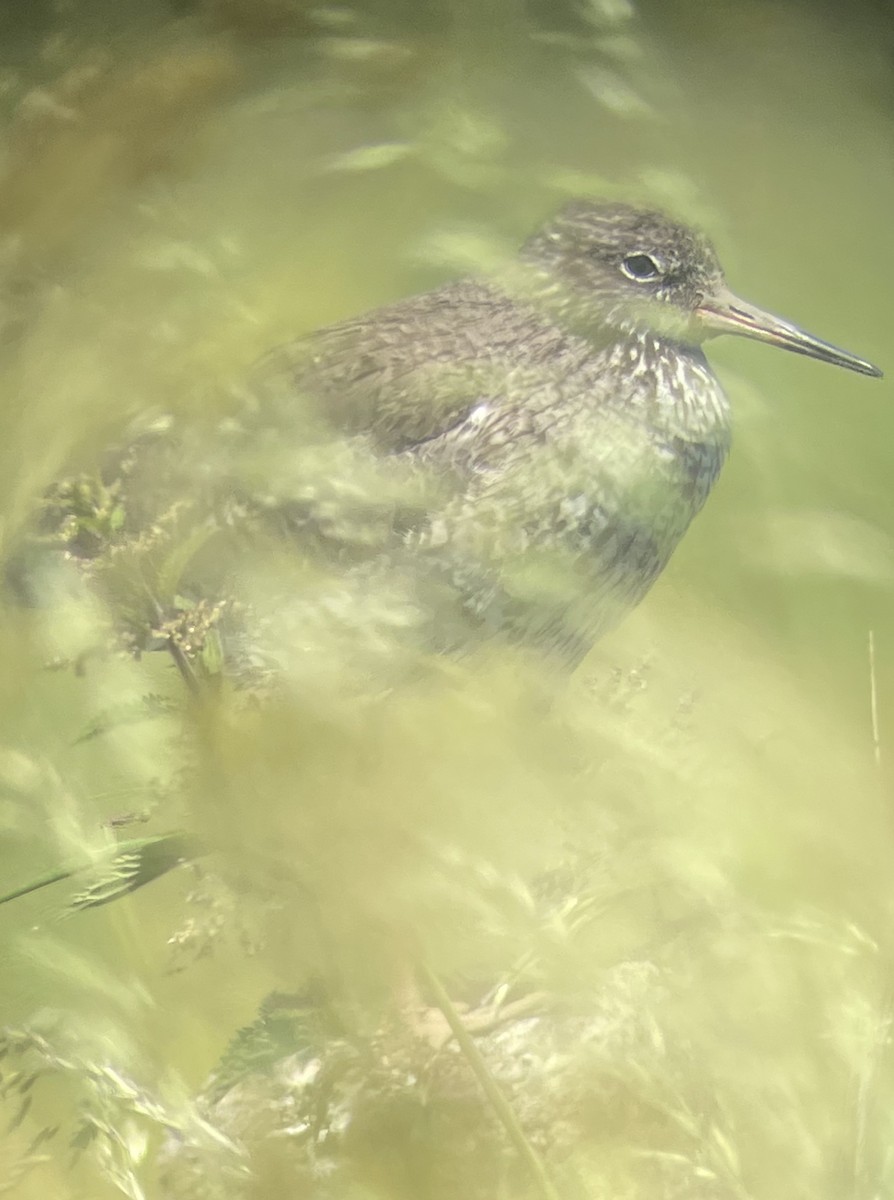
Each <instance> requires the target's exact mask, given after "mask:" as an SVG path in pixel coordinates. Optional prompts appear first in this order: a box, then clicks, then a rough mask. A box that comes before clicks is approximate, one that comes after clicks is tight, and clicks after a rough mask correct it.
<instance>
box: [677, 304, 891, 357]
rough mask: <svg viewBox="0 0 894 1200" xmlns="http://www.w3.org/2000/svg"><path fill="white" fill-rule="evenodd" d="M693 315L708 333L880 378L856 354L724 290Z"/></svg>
mask: <svg viewBox="0 0 894 1200" xmlns="http://www.w3.org/2000/svg"><path fill="white" fill-rule="evenodd" d="M695 315H696V316H697V317H698V318H699V319H700V320H701V323H702V325H703V327H707V329H708V330H709V331H710V332H711V333H738V334H740V335H742V336H743V337H750V338H755V339H756V340H757V341H759V342H768V343H769V344H770V345H771V346H781V347H782V348H783V349H784V350H793V351H794V352H795V354H806V355H807V356H808V358H818V359H819V360H820V362H827V363H832V365H833V366H836V367H847V369H848V370H849V371H858V372H859V373H860V374H861V375H873V376H875V377H876V378H881V377H882V375H883V372H882V371H880V370H879V368H878V367H876V366H874V365H873V363H871V362H867V360H866V359H865V358H858V357H857V355H856V354H851V353H850V352H849V351H847V350H841V349H839V347H838V346H833V345H832V344H831V343H830V342H823V341H821V340H820V339H819V338H816V337H814V336H813V334H810V333H805V331H804V330H803V329H799V328H798V326H797V325H792V324H791V322H790V321H783V319H782V318H781V317H774V316H773V314H772V313H768V312H765V311H764V310H763V309H762V308H756V307H755V306H754V305H753V304H748V303H747V302H746V301H744V300H740V299H739V297H738V296H736V295H734V294H733V293H732V292H730V291H727V290H725V289H724V291H723V292H721V293H719V294H718V295H716V296H711V297H710V298H708V299H705V300H704V301H703V302H702V303H701V304H700V305H699V307H698V308H697V309H696V310H695Z"/></svg>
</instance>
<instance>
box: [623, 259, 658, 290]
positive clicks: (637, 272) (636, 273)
mask: <svg viewBox="0 0 894 1200" xmlns="http://www.w3.org/2000/svg"><path fill="white" fill-rule="evenodd" d="M621 270H622V271H623V272H624V274H625V275H626V276H627V278H628V279H634V280H635V281H636V282H637V283H648V282H649V280H650V279H659V278H660V277H661V274H662V271H661V267H659V265H658V263H657V262H656V261H655V259H654V258H653V257H652V256H651V254H628V255H627V257H626V258H625V259H624V260H623V262H622V263H621Z"/></svg>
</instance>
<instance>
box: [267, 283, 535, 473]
mask: <svg viewBox="0 0 894 1200" xmlns="http://www.w3.org/2000/svg"><path fill="white" fill-rule="evenodd" d="M513 317H514V311H513V307H512V305H511V304H510V303H509V301H508V299H507V298H506V297H505V296H503V295H501V294H500V293H499V292H497V291H495V290H494V289H492V288H491V287H489V286H487V285H486V284H483V283H479V282H477V281H474V280H469V281H463V282H460V283H455V284H449V285H447V286H446V287H443V288H440V289H438V290H437V291H434V292H429V293H426V294H425V295H422V296H416V297H413V298H411V299H409V300H405V301H401V302H399V303H397V304H393V305H390V306H388V307H386V308H381V309H378V310H376V311H375V312H373V313H370V314H368V315H366V316H363V317H359V318H357V319H355V320H351V321H345V322H343V323H341V324H338V325H334V326H331V327H329V328H328V329H323V330H321V331H320V332H318V333H315V334H312V335H311V336H309V337H307V338H301V339H299V340H298V341H295V342H291V343H288V344H286V345H284V346H280V347H278V348H277V349H275V350H273V351H271V352H270V353H269V354H268V355H266V356H265V357H264V358H263V359H262V360H261V361H260V363H258V364H257V367H256V369H255V372H254V373H253V377H252V386H253V388H256V389H260V391H261V392H262V393H263V395H264V398H265V399H266V400H268V401H269V399H270V398H271V397H272V398H273V401H274V403H275V404H276V405H278V406H279V407H280V408H282V407H283V406H287V405H288V404H290V403H291V404H293V405H294V404H295V403H297V402H298V401H299V399H300V398H304V399H306V400H308V401H309V402H310V405H311V415H312V416H318V417H321V418H322V419H323V420H324V422H325V423H326V425H327V426H328V428H329V429H330V430H332V431H334V432H336V433H339V434H348V435H351V434H360V435H365V436H367V437H369V438H370V439H371V440H372V442H373V444H374V446H375V448H376V450H377V451H378V452H380V453H382V452H384V453H386V454H389V453H399V452H401V451H406V450H412V449H413V448H414V447H417V446H420V445H421V444H423V443H426V442H429V441H432V440H433V439H436V438H438V437H442V436H443V435H444V434H446V433H447V432H449V430H451V429H453V428H455V427H456V426H458V425H460V424H462V423H463V422H464V421H465V420H466V419H467V418H468V416H469V415H470V413H471V412H472V411H473V410H474V409H475V407H476V406H477V405H479V404H481V403H482V401H483V399H484V398H492V397H493V396H494V395H495V394H499V392H500V390H501V389H502V388H505V375H506V358H505V357H504V356H502V355H501V352H500V351H501V339H505V344H506V347H507V351H508V350H509V349H511V347H512V344H513V342H514V341H515V340H516V339H517V337H518V331H517V330H514V329H511V328H509V325H510V324H511V321H512V319H513Z"/></svg>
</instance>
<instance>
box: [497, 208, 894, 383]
mask: <svg viewBox="0 0 894 1200" xmlns="http://www.w3.org/2000/svg"><path fill="white" fill-rule="evenodd" d="M519 258H520V262H521V264H522V267H523V269H524V270H525V271H527V272H529V278H530V279H531V280H533V281H536V282H535V284H534V291H535V292H536V294H537V296H538V297H539V298H540V299H541V300H542V301H543V302H545V303H546V304H548V305H549V306H550V307H551V308H553V309H554V310H555V311H557V312H558V313H559V314H560V316H564V317H565V318H567V319H568V321H569V322H570V323H571V324H573V326H574V327H575V328H576V329H578V330H580V331H582V332H585V333H586V332H589V331H592V333H593V335H594V336H601V335H602V334H603V333H604V332H605V331H615V332H616V333H617V334H620V335H622V336H623V335H635V334H638V333H646V332H652V333H656V334H658V335H659V336H664V337H669V338H672V339H674V340H675V341H678V342H680V343H682V344H684V345H698V344H699V343H701V342H702V341H704V340H705V339H706V338H709V337H713V336H715V335H717V334H720V333H737V334H740V335H742V336H744V337H751V338H755V339H757V340H758V341H762V342H768V343H770V344H771V345H775V346H781V347H783V348H784V349H787V350H793V351H795V352H796V353H798V354H806V355H809V356H810V357H812V358H818V359H820V360H822V361H823V362H829V363H833V364H835V365H837V366H841V367H847V368H849V369H850V370H852V371H859V372H860V373H861V374H864V375H876V376H878V375H881V373H882V372H881V371H880V370H879V369H878V367H875V366H873V365H872V363H869V362H867V361H866V360H865V359H862V358H857V357H856V356H855V355H853V354H850V353H848V352H847V351H845V350H840V349H838V348H837V347H836V346H832V345H830V344H829V343H828V342H824V341H821V340H820V339H819V338H815V337H813V336H812V335H811V334H809V333H806V332H805V331H804V330H802V329H800V328H798V326H796V325H792V324H791V323H790V322H788V321H784V320H782V318H780V317H776V316H773V315H772V313H768V312H765V311H764V310H762V309H759V308H756V307H755V306H754V305H752V304H748V303H747V302H746V301H743V300H740V299H739V298H738V297H737V296H735V295H734V294H733V293H732V292H731V291H730V289H729V288H728V287H727V284H726V281H725V279H724V276H723V271H722V269H721V267H720V263H719V261H718V259H717V255H716V253H715V251H714V248H713V247H712V246H711V244H710V242H709V241H708V240H707V239H706V238H705V237H703V236H702V235H701V234H700V233H698V232H696V231H695V230H693V229H690V228H689V227H688V226H686V225H682V224H680V223H679V222H677V221H673V220H671V219H670V218H669V217H666V216H664V215H663V214H662V213H658V212H652V211H649V210H644V209H638V208H633V207H631V206H630V205H627V204H616V203H612V202H608V201H598V200H574V201H572V202H571V203H569V204H567V205H566V206H565V207H564V208H563V209H561V210H560V212H558V213H557V214H556V216H555V217H553V218H552V220H551V221H549V222H548V223H547V224H546V225H544V226H543V228H541V229H540V230H539V231H538V232H537V233H535V234H534V235H533V236H532V237H531V238H529V240H528V241H527V242H526V243H525V244H524V246H523V247H522V249H521V252H520V255H519Z"/></svg>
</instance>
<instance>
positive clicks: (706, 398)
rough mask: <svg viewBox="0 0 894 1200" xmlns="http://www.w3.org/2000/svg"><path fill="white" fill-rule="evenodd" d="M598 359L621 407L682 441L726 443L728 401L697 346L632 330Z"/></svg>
mask: <svg viewBox="0 0 894 1200" xmlns="http://www.w3.org/2000/svg"><path fill="white" fill-rule="evenodd" d="M598 356H599V358H600V359H601V360H602V364H603V368H604V371H605V373H606V375H614V376H615V377H616V378H617V381H618V384H617V389H616V394H617V396H618V399H619V401H620V403H622V404H625V405H629V406H630V407H631V409H632V410H633V411H634V412H635V411H637V410H639V411H640V413H641V414H642V415H644V416H646V417H647V418H648V420H649V421H650V423H651V424H652V425H653V426H654V427H656V428H660V429H662V430H664V431H666V432H667V433H668V434H670V435H672V436H675V437H678V438H682V439H684V440H685V441H690V442H717V443H721V444H725V443H727V442H728V440H729V428H730V409H729V401H728V400H727V397H726V393H725V392H724V390H723V388H722V387H721V385H720V381H719V380H718V379H717V376H716V375H715V374H714V372H713V371H712V370H711V368H710V366H709V364H708V360H707V359H706V358H705V356H704V354H703V352H702V350H701V349H700V347H698V346H694V345H687V344H686V343H683V342H679V341H676V340H674V339H672V338H670V337H667V336H662V335H661V334H656V333H653V332H645V331H643V332H640V331H637V330H633V331H628V332H626V333H624V334H623V335H621V336H618V337H617V338H615V339H612V340H611V341H610V342H609V343H608V345H603V346H602V347H601V348H600V349H599V351H598Z"/></svg>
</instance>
